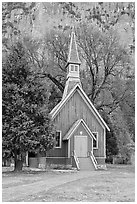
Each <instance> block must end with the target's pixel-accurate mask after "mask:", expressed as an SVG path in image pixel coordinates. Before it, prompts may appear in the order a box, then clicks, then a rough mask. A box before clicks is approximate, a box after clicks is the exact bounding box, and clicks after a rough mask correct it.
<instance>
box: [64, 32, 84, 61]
mask: <svg viewBox="0 0 137 204" xmlns="http://www.w3.org/2000/svg"><path fill="white" fill-rule="evenodd" d="M68 63H69V64H70V63H73V64H81V62H80V59H79V55H78V49H77V44H76V37H75V32H74V29H73V30H72V33H71V41H70V47H69V54H68V60H67V64H68Z"/></svg>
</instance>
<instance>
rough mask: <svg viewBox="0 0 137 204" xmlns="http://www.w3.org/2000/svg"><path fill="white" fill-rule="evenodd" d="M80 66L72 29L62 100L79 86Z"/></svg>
mask: <svg viewBox="0 0 137 204" xmlns="http://www.w3.org/2000/svg"><path fill="white" fill-rule="evenodd" d="M80 64H81V62H80V59H79V55H78V49H77V44H76V36H75V32H74V28H73V30H72V33H71V40H70V47H69V55H68V60H67V81H66V85H65V89H64V93H63V97H62V100H63V99H64V98H65V97H66V96H67V95H68V94H69V92H70V91H71V90H72V89H73V87H74V86H75V85H76V84H79V85H80V86H81V82H80V77H79V67H80Z"/></svg>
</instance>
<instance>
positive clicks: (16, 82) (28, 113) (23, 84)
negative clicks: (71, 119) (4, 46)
mask: <svg viewBox="0 0 137 204" xmlns="http://www.w3.org/2000/svg"><path fill="white" fill-rule="evenodd" d="M2 80H3V84H2V86H3V89H2V92H3V95H2V117H3V118H2V123H3V137H2V147H3V154H4V153H5V152H6V153H8V155H10V156H13V158H14V161H15V170H22V166H23V154H24V153H25V152H26V151H32V152H35V153H36V152H41V151H42V152H46V151H47V150H49V149H51V148H53V146H54V126H53V124H52V122H51V119H50V117H49V111H48V105H47V104H48V96H47V91H46V90H45V86H44V85H43V84H42V82H41V81H40V80H39V78H37V77H36V76H35V73H34V72H33V71H32V70H31V69H30V65H29V64H28V61H27V56H26V54H25V49H24V47H23V45H22V44H21V43H19V42H18V43H17V44H16V45H14V46H12V48H11V52H10V53H9V55H8V56H7V57H6V60H5V61H4V62H3V77H2Z"/></svg>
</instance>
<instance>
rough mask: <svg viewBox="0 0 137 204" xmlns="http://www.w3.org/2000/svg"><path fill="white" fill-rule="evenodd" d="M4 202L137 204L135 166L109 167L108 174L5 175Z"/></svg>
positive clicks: (103, 172) (24, 172) (62, 172)
mask: <svg viewBox="0 0 137 204" xmlns="http://www.w3.org/2000/svg"><path fill="white" fill-rule="evenodd" d="M2 183H3V192H2V198H3V199H2V201H3V202H13V201H14V202H46V201H53V202H65V201H68V202H69V201H71V202H74V201H77V202H80V201H83V202H115V201H117V202H134V201H135V171H134V167H133V166H131V165H109V166H108V170H107V171H105V170H104V171H103V170H102V171H101V170H100V171H79V172H77V171H51V170H48V171H41V172H39V171H28V170H24V171H23V172H22V173H14V172H8V171H6V172H3V179H2Z"/></svg>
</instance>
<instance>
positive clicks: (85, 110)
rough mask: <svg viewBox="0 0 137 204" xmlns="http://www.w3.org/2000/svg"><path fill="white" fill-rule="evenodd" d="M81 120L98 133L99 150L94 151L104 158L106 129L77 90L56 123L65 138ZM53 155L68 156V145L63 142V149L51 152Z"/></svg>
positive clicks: (59, 114) (96, 154)
mask: <svg viewBox="0 0 137 204" xmlns="http://www.w3.org/2000/svg"><path fill="white" fill-rule="evenodd" d="M81 118H82V119H83V120H84V121H85V122H86V124H87V125H88V127H89V128H90V130H91V131H92V132H98V149H96V150H94V155H95V156H98V157H103V156H104V129H103V128H102V126H101V125H100V123H99V122H98V120H97V119H96V117H95V115H94V114H93V113H92V111H91V110H90V109H89V107H88V105H87V104H86V103H85V102H84V100H83V98H82V97H81V96H80V94H79V93H78V91H77V90H76V92H75V93H74V94H73V96H72V97H71V98H70V99H69V101H68V102H67V103H66V104H65V105H64V107H63V108H62V109H61V110H60V112H59V113H58V115H57V116H56V117H55V119H54V123H55V125H56V127H57V129H58V130H61V131H62V137H63V136H64V135H65V134H66V133H67V132H68V130H69V129H70V127H71V126H72V125H73V123H74V122H75V121H76V120H78V119H81ZM64 148H65V149H64ZM51 155H52V156H53V155H58V156H61V155H62V156H64V155H66V156H67V145H66V144H64V142H62V149H54V151H51Z"/></svg>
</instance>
